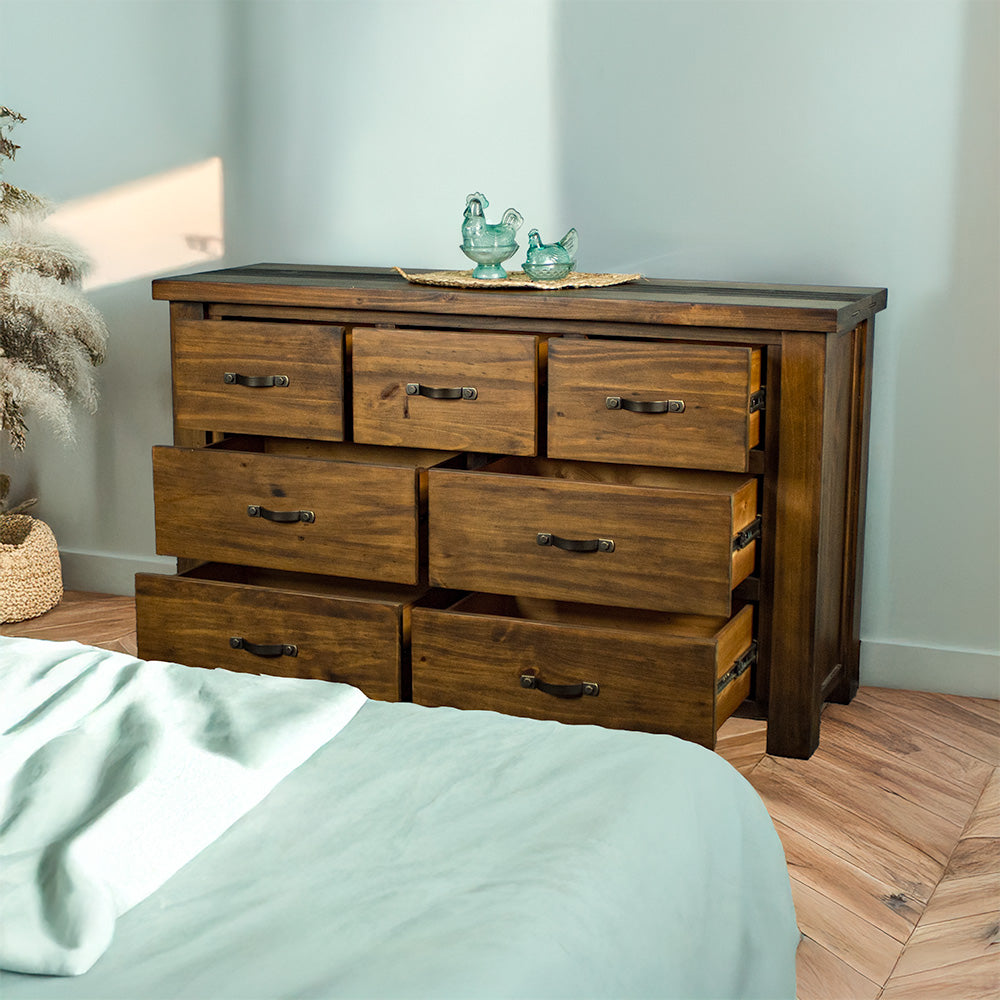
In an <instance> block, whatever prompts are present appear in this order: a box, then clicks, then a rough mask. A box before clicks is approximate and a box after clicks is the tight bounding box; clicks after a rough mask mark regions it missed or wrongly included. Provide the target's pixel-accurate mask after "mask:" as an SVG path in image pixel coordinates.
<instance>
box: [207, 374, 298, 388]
mask: <svg viewBox="0 0 1000 1000" xmlns="http://www.w3.org/2000/svg"><path fill="white" fill-rule="evenodd" d="M222 381H223V382H225V383H226V385H245V386H247V387H248V388H250V389H270V388H272V387H274V388H278V389H284V388H285V387H286V386H287V385H288V376H287V375H240V373H239V372H226V373H225V374H224V375H223V376H222Z"/></svg>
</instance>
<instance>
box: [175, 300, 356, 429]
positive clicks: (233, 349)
mask: <svg viewBox="0 0 1000 1000" xmlns="http://www.w3.org/2000/svg"><path fill="white" fill-rule="evenodd" d="M172 331H173V372H174V417H175V419H176V421H177V426H178V427H187V428H194V429H196V430H218V431H228V432H231V433H242V434H273V433H274V432H275V431H276V430H278V429H280V431H281V433H282V434H284V435H286V436H288V437H309V438H318V439H321V440H326V441H341V440H343V438H344V332H343V330H342V329H341V328H340V327H337V326H328V325H320V324H309V323H267V322H263V321H249V320H226V321H223V320H191V319H187V320H185V319H182V320H176V321H175V322H174V323H173V326H172Z"/></svg>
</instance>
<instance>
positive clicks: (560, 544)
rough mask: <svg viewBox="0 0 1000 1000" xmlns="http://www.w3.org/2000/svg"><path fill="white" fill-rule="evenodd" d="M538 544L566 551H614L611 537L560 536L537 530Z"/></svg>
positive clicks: (536, 538)
mask: <svg viewBox="0 0 1000 1000" xmlns="http://www.w3.org/2000/svg"><path fill="white" fill-rule="evenodd" d="M535 540H536V541H537V542H538V544H539V545H553V546H555V548H557V549H563V550H564V551H566V552H614V551H615V542H614V539H612V538H580V539H577V538H560V537H559V536H558V535H553V534H550V533H549V532H547V531H539V532H538V534H537V535H536V536H535Z"/></svg>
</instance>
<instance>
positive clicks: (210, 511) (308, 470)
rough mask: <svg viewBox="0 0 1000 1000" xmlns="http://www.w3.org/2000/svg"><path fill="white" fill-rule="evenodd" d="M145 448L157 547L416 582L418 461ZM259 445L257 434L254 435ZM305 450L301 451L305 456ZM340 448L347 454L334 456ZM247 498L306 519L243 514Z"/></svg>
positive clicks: (231, 449) (255, 563)
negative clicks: (275, 519)
mask: <svg viewBox="0 0 1000 1000" xmlns="http://www.w3.org/2000/svg"><path fill="white" fill-rule="evenodd" d="M242 443H244V442H241V441H240V439H229V440H227V441H226V442H223V444H224V445H227V447H212V448H203V449H187V448H170V447H157V448H154V449H153V483H154V490H153V492H154V497H155V501H156V503H155V514H156V518H155V519H156V541H157V551H158V552H161V553H162V554H164V555H182V556H187V557H189V558H194V559H210V560H216V561H219V562H231V563H238V564H242V565H251V566H266V567H269V568H271V569H284V570H296V571H299V572H304V573H331V574H335V575H337V576H353V577H360V578H364V579H375V580H384V581H389V582H393V583H410V584H413V583H417V582H418V580H419V578H420V573H421V561H420V546H419V540H420V514H421V501H420V479H421V475H422V470H421V469H420V467H419V466H415V465H412V464H411V465H407V464H402V465H400V464H390V458H389V456H388V455H386V456H385V457H384V458H383V459H382V461H381V462H380V463H379V464H375V463H374V462H372V463H362V462H352V461H350V460H349V457H350V456H351V455H352V454H353V452H352V451H351V449H350V448H344V449H339V448H336V447H333V448H331V449H330V457H329V459H320V458H314V457H299V456H298V455H287V454H269V453H265V452H263V451H253V450H249V448H250V446H251V444H250V442H249V441H248V442H245V446H246V449H247V450H242V449H238V448H236V447H234V445H236V444H242ZM254 443H259V442H254ZM308 454H309V453H308V451H307V452H306V455H308ZM338 456H344V457H345V458H347V459H348V460H338ZM250 506H260V507H265V508H267V509H268V510H273V511H278V512H286V511H297V510H304V511H310V512H312V514H314V515H315V520H313V521H312V522H311V523H302V522H293V523H276V522H273V521H270V520H267V519H266V518H264V517H250V516H249V515H248V513H247V511H248V508H249V507H250Z"/></svg>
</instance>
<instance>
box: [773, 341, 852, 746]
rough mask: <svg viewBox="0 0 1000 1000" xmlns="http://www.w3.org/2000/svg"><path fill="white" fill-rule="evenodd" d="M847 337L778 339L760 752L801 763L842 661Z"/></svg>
mask: <svg viewBox="0 0 1000 1000" xmlns="http://www.w3.org/2000/svg"><path fill="white" fill-rule="evenodd" d="M852 344H853V340H852V338H851V336H850V335H819V334H817V335H808V334H801V333H797V334H794V335H786V336H784V337H783V340H782V347H781V410H780V415H779V421H780V426H779V434H778V437H779V452H778V469H777V476H778V485H777V490H776V495H777V502H776V508H775V524H774V544H775V555H774V592H773V606H772V613H773V619H772V628H771V659H770V687H769V696H768V726H767V749H768V753H771V754H775V755H778V756H784V757H802V758H804V757H809V756H810V755H811V754H812V753H813V751H814V750H815V749H816V747H817V746H818V744H819V728H820V726H819V723H820V712H821V711H822V706H823V691H824V688H827V687H828V686H829V685H830V683H831V681H832V682H833V683H834V686H835V687H836V686H837V685H838V683H839V682H838V681H837V680H836V679H835V677H834V673H835V671H837V670H838V669H841V664H842V648H843V647H842V627H841V613H842V610H843V607H842V606H843V594H844V591H843V587H842V583H843V581H844V569H845V543H846V540H847V536H848V532H847V519H848V503H847V493H848V475H849V472H848V461H847V456H848V452H849V447H848V446H849V436H850V435H849V429H850V422H851V412H852V406H851V399H852V395H851V387H852V363H853V350H852Z"/></svg>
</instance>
